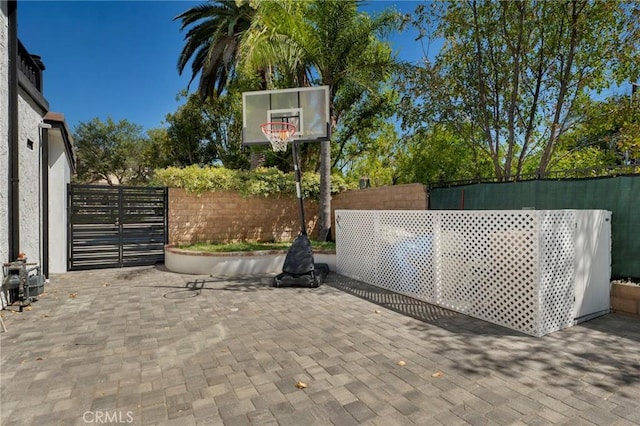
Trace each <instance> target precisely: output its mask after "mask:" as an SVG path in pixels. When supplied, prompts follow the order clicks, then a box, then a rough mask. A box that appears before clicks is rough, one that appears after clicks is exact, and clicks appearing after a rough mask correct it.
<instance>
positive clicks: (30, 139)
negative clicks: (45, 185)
mask: <svg viewBox="0 0 640 426" xmlns="http://www.w3.org/2000/svg"><path fill="white" fill-rule="evenodd" d="M45 114H46V111H44V110H42V109H41V108H39V107H38V106H37V105H35V103H33V102H32V101H31V99H30V97H29V96H28V95H26V94H25V93H24V92H23V91H22V90H20V92H19V98H18V117H19V128H20V130H19V132H18V138H19V144H18V153H19V155H18V156H19V163H18V167H19V170H20V172H19V173H20V184H19V185H20V188H19V193H20V251H21V252H24V253H25V254H26V255H27V258H28V259H29V261H34V262H39V263H41V256H42V239H41V232H42V224H41V218H42V205H41V200H42V194H41V190H40V188H41V181H40V179H41V173H40V171H41V169H42V164H41V158H42V155H41V138H40V128H39V127H38V124H39V123H41V122H42V119H43V118H44V116H45Z"/></svg>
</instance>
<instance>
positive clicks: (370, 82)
mask: <svg viewBox="0 0 640 426" xmlns="http://www.w3.org/2000/svg"><path fill="white" fill-rule="evenodd" d="M359 3H360V2H359V1H358V0H316V1H312V2H290V1H287V0H281V1H269V2H263V3H261V11H260V13H259V14H257V15H256V16H255V18H254V21H253V24H252V26H251V29H250V30H249V31H248V32H247V33H246V35H245V39H244V41H243V43H242V46H241V48H240V56H241V61H242V63H243V64H244V65H246V66H249V67H250V68H254V69H264V68H265V67H268V68H269V69H270V70H271V77H272V79H273V80H278V81H284V82H288V83H289V84H291V85H298V86H303V85H311V84H315V85H327V86H329V91H330V96H329V100H330V111H331V129H332V133H333V131H335V130H336V129H337V128H338V125H339V124H340V121H341V119H342V118H343V117H344V115H345V113H346V112H347V111H349V110H350V109H351V108H353V107H354V105H356V104H357V103H358V102H360V101H362V100H363V99H364V98H367V97H369V98H375V97H376V96H378V90H379V89H380V84H381V82H383V81H385V80H386V79H387V78H388V77H389V76H390V75H391V72H392V71H393V69H394V67H395V61H394V59H393V58H392V56H391V51H390V49H389V48H388V45H386V43H382V42H381V41H380V39H379V38H378V36H379V35H382V34H383V33H384V32H385V31H391V30H393V29H394V28H395V26H396V24H397V23H398V20H397V15H396V14H392V13H383V14H381V15H379V16H378V17H376V18H371V17H370V16H369V15H367V14H366V13H360V12H358V10H357V8H358V4H359ZM334 139H335V138H334ZM343 147H344V146H343V145H342V144H338V149H337V150H336V154H337V155H340V150H341V149H342V148H343ZM331 151H332V144H331V143H330V142H328V141H326V142H321V144H320V170H319V171H320V217H319V233H318V238H319V239H320V240H324V239H327V238H328V237H329V231H330V227H331V204H330V203H331V167H332V163H331Z"/></svg>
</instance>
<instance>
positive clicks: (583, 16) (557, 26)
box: [402, 0, 640, 179]
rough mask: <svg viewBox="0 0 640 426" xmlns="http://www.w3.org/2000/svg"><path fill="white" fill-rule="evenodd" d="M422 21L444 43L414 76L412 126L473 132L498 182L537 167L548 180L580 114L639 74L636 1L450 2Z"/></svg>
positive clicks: (410, 84) (409, 90)
mask: <svg viewBox="0 0 640 426" xmlns="http://www.w3.org/2000/svg"><path fill="white" fill-rule="evenodd" d="M416 14H417V17H416V19H415V21H414V23H415V24H416V25H417V26H418V27H419V28H420V29H421V31H422V32H423V33H424V34H432V36H433V37H435V38H443V39H444V40H445V43H444V46H443V48H442V50H441V51H440V53H439V54H438V56H437V57H436V59H435V61H434V62H433V63H431V62H430V61H428V60H425V64H424V66H421V67H418V68H417V69H416V68H414V69H410V70H409V72H408V73H407V74H406V82H405V89H406V92H405V93H406V96H405V97H404V99H403V104H402V110H403V111H404V112H405V116H404V118H405V120H406V124H407V125H408V126H411V127H413V126H415V127H417V128H421V127H425V125H424V124H422V123H416V122H415V121H412V120H415V117H421V118H423V119H424V123H446V124H447V126H448V127H449V128H451V129H460V128H462V127H471V130H470V131H469V132H467V133H466V135H467V137H468V138H469V141H470V142H471V143H473V144H474V145H475V146H477V147H479V148H481V149H482V150H483V151H485V152H486V153H487V155H488V156H489V157H490V158H491V161H492V164H493V174H494V176H495V177H496V178H498V179H509V178H510V177H511V176H516V177H518V176H520V175H521V173H522V172H523V168H524V167H525V164H526V163H527V162H528V161H529V164H531V161H532V160H535V161H536V164H535V168H536V169H537V170H538V171H539V173H540V174H541V175H543V176H544V174H545V173H546V171H547V170H548V169H549V166H550V165H551V164H552V159H553V158H554V154H555V153H556V150H557V148H558V145H559V141H560V139H561V136H562V135H563V134H564V133H566V132H567V131H568V130H569V129H570V128H571V126H572V125H573V124H574V123H575V122H576V121H577V120H579V119H580V116H579V114H578V110H577V108H578V106H579V105H580V104H581V103H584V102H585V100H586V99H587V98H588V97H589V96H590V94H591V93H593V91H601V90H604V89H606V88H608V87H609V86H610V85H611V84H620V83H621V82H622V81H624V80H626V79H628V78H632V79H634V80H635V79H637V77H638V76H639V75H640V74H639V73H640V66H639V64H640V61H638V59H639V54H638V52H639V50H638V47H639V44H640V26H638V24H637V22H638V18H639V17H640V5H639V4H638V3H632V2H607V1H600V0H564V1H556V2H537V1H533V0H531V1H519V2H502V1H490V0H485V1H482V0H470V1H468V2H457V1H447V2H437V3H432V4H430V5H429V6H428V7H425V6H424V5H423V6H419V7H418V9H417V10H416ZM529 167H530V166H529Z"/></svg>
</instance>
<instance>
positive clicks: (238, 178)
mask: <svg viewBox="0 0 640 426" xmlns="http://www.w3.org/2000/svg"><path fill="white" fill-rule="evenodd" d="M295 182H296V178H295V174H294V173H293V172H291V173H283V172H282V171H281V170H279V169H277V168H275V167H270V168H266V167H260V168H257V169H255V170H251V171H248V170H233V169H226V168H224V167H216V166H206V167H200V166H188V167H185V168H178V167H167V168H166V169H159V170H156V172H155V176H154V182H153V184H154V185H158V186H169V187H172V188H183V189H185V190H186V191H187V192H192V193H196V194H201V193H203V192H206V191H235V192H238V193H240V194H242V195H245V196H265V197H266V196H267V195H271V194H283V193H284V194H291V195H295V193H296V190H295V188H296V186H295ZM356 188H357V184H356V183H354V182H351V183H350V182H347V181H346V180H345V179H344V177H342V176H341V175H337V174H335V175H332V176H331V193H332V194H336V193H339V192H343V191H346V190H348V189H356ZM302 195H303V196H304V198H315V199H318V198H319V195H320V175H319V174H318V173H309V172H307V173H304V174H303V175H302Z"/></svg>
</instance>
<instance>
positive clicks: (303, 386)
mask: <svg viewBox="0 0 640 426" xmlns="http://www.w3.org/2000/svg"><path fill="white" fill-rule="evenodd" d="M296 387H297V388H298V389H305V388H306V387H307V384H306V383H304V382H296Z"/></svg>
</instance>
